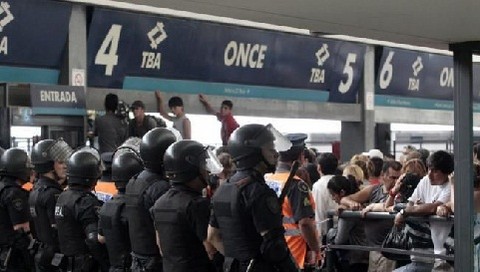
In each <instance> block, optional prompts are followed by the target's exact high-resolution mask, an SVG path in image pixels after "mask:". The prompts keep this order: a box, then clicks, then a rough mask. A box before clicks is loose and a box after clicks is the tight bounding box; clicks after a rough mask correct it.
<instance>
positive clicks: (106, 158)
mask: <svg viewBox="0 0 480 272" xmlns="http://www.w3.org/2000/svg"><path fill="white" fill-rule="evenodd" d="M113 153H114V152H104V153H102V154H100V159H101V160H102V163H103V166H104V169H103V171H102V176H101V177H100V179H101V180H102V181H111V180H112V160H113Z"/></svg>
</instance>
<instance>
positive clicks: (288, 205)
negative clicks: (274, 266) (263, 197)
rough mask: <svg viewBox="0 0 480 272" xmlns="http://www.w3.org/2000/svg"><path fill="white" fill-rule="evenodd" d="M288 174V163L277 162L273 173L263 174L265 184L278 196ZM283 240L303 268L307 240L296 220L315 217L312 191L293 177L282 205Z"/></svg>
mask: <svg viewBox="0 0 480 272" xmlns="http://www.w3.org/2000/svg"><path fill="white" fill-rule="evenodd" d="M289 174H290V168H289V165H287V164H285V163H279V165H278V167H277V172H276V173H275V174H271V175H269V174H267V175H266V176H265V179H266V183H267V185H268V186H269V187H270V188H272V189H274V191H275V192H276V193H277V196H280V194H281V192H282V190H283V188H284V186H285V183H286V182H287V179H288V176H289ZM282 215H283V219H282V222H283V227H284V228H285V240H286V241H287V244H288V248H289V249H290V252H292V255H293V257H294V258H295V260H296V262H297V264H298V266H299V267H300V268H301V269H303V267H304V263H305V258H306V255H307V242H306V241H305V239H304V238H303V236H302V233H301V231H300V227H299V225H298V221H300V220H301V219H303V218H315V211H314V201H313V197H312V193H311V192H310V189H309V187H308V185H307V183H306V182H304V181H303V180H301V179H299V178H298V177H296V176H295V177H294V179H293V184H292V186H290V190H289V191H288V193H287V195H286V197H285V199H284V201H283V205H282Z"/></svg>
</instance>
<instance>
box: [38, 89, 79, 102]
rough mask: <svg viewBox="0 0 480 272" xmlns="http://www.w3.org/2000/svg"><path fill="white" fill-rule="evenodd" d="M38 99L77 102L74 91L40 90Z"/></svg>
mask: <svg viewBox="0 0 480 272" xmlns="http://www.w3.org/2000/svg"><path fill="white" fill-rule="evenodd" d="M40 101H42V102H59V103H78V101H77V96H76V94H75V92H73V91H72V92H69V91H53V90H41V91H40Z"/></svg>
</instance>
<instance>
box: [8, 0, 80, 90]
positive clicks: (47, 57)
mask: <svg viewBox="0 0 480 272" xmlns="http://www.w3.org/2000/svg"><path fill="white" fill-rule="evenodd" d="M70 14H71V4H69V3H62V2H59V1H48V0H4V1H1V2H0V71H1V72H0V80H1V81H6V82H44V81H45V80H47V81H49V79H50V78H51V79H52V80H54V83H57V82H58V74H59V72H58V70H59V69H60V66H61V63H62V55H63V52H64V51H65V48H66V41H67V36H68V26H69V20H70Z"/></svg>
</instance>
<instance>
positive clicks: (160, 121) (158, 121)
mask: <svg viewBox="0 0 480 272" xmlns="http://www.w3.org/2000/svg"><path fill="white" fill-rule="evenodd" d="M147 117H148V118H151V119H153V120H154V121H155V123H156V124H157V127H167V123H165V121H164V120H163V119H162V118H160V117H156V116H153V115H147Z"/></svg>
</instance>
